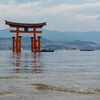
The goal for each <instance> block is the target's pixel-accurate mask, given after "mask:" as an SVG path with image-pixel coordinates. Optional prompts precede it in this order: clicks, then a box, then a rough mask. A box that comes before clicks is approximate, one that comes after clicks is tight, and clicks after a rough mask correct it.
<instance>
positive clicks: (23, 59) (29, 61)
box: [12, 52, 42, 73]
mask: <svg viewBox="0 0 100 100" xmlns="http://www.w3.org/2000/svg"><path fill="white" fill-rule="evenodd" d="M40 57H41V53H40V52H38V53H32V54H30V55H29V54H28V53H24V54H22V53H13V56H12V64H13V66H14V69H13V72H14V73H41V72H42V70H41V68H40V67H41V62H40Z"/></svg>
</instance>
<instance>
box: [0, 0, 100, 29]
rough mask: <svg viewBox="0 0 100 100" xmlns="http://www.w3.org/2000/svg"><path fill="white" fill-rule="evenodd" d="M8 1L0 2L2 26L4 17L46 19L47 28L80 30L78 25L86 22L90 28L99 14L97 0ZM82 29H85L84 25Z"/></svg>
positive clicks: (18, 20)
mask: <svg viewBox="0 0 100 100" xmlns="http://www.w3.org/2000/svg"><path fill="white" fill-rule="evenodd" d="M9 1H10V0H6V2H5V1H2V2H0V15H1V16H0V19H1V23H2V25H3V26H4V20H5V19H6V20H10V21H17V22H20V21H21V22H42V21H47V22H48V25H47V28H48V29H55V30H61V31H67V30H78V31H81V30H83V28H81V27H80V25H85V23H86V24H87V25H88V28H89V27H90V29H91V30H92V29H93V28H92V26H91V25H90V24H91V23H92V24H96V23H98V22H97V19H98V18H99V16H100V11H99V9H100V1H99V0H95V1H94V0H59V1H58V0H46V1H45V0H37V1H36V0H20V2H19V0H11V1H10V2H9ZM90 1H91V2H90ZM89 2H90V3H89ZM75 25H76V26H75ZM4 27H5V26H4ZM83 27H85V26H83ZM95 27H96V26H95ZM90 29H89V30H90ZM96 29H97V28H96ZM84 30H86V27H85V29H84ZM98 30H100V29H98Z"/></svg>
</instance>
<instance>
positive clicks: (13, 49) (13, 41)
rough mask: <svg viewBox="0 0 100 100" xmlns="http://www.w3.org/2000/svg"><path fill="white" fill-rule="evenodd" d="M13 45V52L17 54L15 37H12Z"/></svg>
mask: <svg viewBox="0 0 100 100" xmlns="http://www.w3.org/2000/svg"><path fill="white" fill-rule="evenodd" d="M12 39H13V43H12V51H13V52H15V37H12Z"/></svg>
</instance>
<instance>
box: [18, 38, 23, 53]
mask: <svg viewBox="0 0 100 100" xmlns="http://www.w3.org/2000/svg"><path fill="white" fill-rule="evenodd" d="M21 37H22V36H19V50H18V51H19V52H21Z"/></svg>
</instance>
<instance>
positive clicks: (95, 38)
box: [0, 29, 100, 43]
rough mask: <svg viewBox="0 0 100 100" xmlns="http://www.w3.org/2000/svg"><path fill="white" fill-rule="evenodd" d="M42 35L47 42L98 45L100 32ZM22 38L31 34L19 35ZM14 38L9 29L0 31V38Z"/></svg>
mask: <svg viewBox="0 0 100 100" xmlns="http://www.w3.org/2000/svg"><path fill="white" fill-rule="evenodd" d="M42 30H43V34H38V35H41V36H42V37H43V38H45V39H47V40H66V41H73V40H81V41H92V42H97V43H100V32H96V31H90V32H71V31H67V32H59V31H51V30H46V29H42ZM20 35H21V36H24V37H31V36H32V35H33V34H30V33H25V34H23V33H22V34H20ZM12 36H15V33H10V29H3V30H0V37H4V38H8V37H12Z"/></svg>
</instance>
